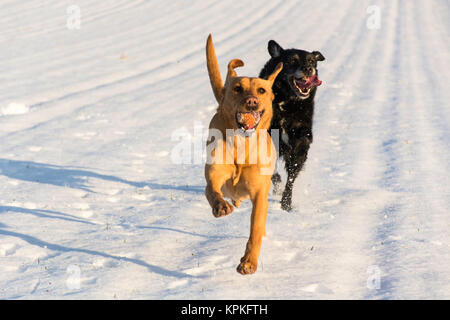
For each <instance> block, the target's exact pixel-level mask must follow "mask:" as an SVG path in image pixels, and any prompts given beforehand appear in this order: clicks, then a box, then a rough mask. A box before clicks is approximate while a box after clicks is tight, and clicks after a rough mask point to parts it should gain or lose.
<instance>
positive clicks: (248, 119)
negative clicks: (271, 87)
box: [236, 110, 264, 133]
mask: <svg viewBox="0 0 450 320" xmlns="http://www.w3.org/2000/svg"><path fill="white" fill-rule="evenodd" d="M263 114H264V110H261V111H252V112H236V123H237V125H238V127H239V129H241V130H242V131H244V132H246V133H251V132H253V131H255V129H256V127H257V126H258V124H259V122H260V121H261V117H262V115H263Z"/></svg>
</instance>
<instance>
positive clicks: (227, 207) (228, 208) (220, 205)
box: [212, 199, 233, 218]
mask: <svg viewBox="0 0 450 320" xmlns="http://www.w3.org/2000/svg"><path fill="white" fill-rule="evenodd" d="M212 212H213V215H214V217H216V218H220V217H223V216H227V215H229V214H230V213H232V212H233V206H232V205H231V204H229V203H228V202H227V201H226V200H223V199H222V200H220V201H217V203H216V204H215V205H214V207H213V210H212Z"/></svg>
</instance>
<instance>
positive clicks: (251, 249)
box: [237, 190, 269, 275]
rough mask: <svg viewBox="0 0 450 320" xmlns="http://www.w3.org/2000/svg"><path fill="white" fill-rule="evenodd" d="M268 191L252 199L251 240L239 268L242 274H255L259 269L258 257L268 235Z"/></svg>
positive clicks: (238, 270)
mask: <svg viewBox="0 0 450 320" xmlns="http://www.w3.org/2000/svg"><path fill="white" fill-rule="evenodd" d="M268 193H269V192H268V190H267V191H263V192H260V193H258V194H257V195H256V197H255V198H254V199H252V203H253V209H252V216H251V229H250V238H249V239H248V242H247V247H246V249H245V254H244V256H243V257H242V258H241V263H240V264H239V265H238V267H237V272H239V273H240V274H244V275H245V274H251V273H254V272H255V271H256V269H257V267H258V257H259V252H260V250H261V243H262V238H263V236H265V235H266V218H267V209H268V207H269V203H268V201H267V196H268Z"/></svg>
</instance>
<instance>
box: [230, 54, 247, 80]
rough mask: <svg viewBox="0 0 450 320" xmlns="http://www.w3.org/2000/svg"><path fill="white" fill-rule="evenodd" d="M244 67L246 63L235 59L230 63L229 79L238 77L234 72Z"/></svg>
mask: <svg viewBox="0 0 450 320" xmlns="http://www.w3.org/2000/svg"><path fill="white" fill-rule="evenodd" d="M243 65H244V62H243V61H242V60H239V59H233V60H231V61H230V63H228V74H227V78H228V77H237V74H236V71H234V69H235V68H239V67H242V66H243Z"/></svg>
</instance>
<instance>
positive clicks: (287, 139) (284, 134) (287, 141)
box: [281, 130, 289, 145]
mask: <svg viewBox="0 0 450 320" xmlns="http://www.w3.org/2000/svg"><path fill="white" fill-rule="evenodd" d="M281 140H282V141H283V142H284V143H286V144H287V145H289V136H288V134H287V133H286V131H284V130H283V132H282V133H281Z"/></svg>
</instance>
